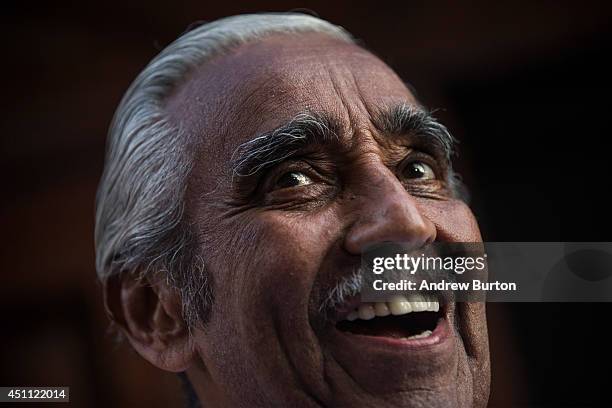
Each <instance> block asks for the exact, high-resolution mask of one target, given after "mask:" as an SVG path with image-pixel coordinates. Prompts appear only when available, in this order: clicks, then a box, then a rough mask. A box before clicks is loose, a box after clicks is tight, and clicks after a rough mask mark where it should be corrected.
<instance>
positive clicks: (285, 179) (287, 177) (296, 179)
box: [274, 171, 312, 189]
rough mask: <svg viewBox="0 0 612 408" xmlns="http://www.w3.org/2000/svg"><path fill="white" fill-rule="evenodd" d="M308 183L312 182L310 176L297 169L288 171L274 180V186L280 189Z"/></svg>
mask: <svg viewBox="0 0 612 408" xmlns="http://www.w3.org/2000/svg"><path fill="white" fill-rule="evenodd" d="M309 184H312V180H311V179H310V177H308V176H307V175H305V174H304V173H302V172H299V171H290V172H288V173H285V174H283V175H282V176H280V177H279V178H278V180H276V183H275V185H274V187H276V188H278V189H280V188H289V187H298V186H307V185H309Z"/></svg>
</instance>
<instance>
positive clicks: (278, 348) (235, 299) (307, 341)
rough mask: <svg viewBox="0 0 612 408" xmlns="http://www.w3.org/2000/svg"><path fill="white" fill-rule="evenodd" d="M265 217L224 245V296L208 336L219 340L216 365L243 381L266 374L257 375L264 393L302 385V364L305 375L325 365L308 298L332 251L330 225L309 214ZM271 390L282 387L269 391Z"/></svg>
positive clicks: (217, 268) (220, 290) (220, 287)
mask: <svg viewBox="0 0 612 408" xmlns="http://www.w3.org/2000/svg"><path fill="white" fill-rule="evenodd" d="M260 215H261V216H260V217H258V218H257V219H254V220H251V221H250V222H248V223H244V224H242V225H241V226H240V228H236V229H235V230H234V231H236V232H235V234H232V236H230V235H229V234H228V235H227V236H226V242H225V245H223V246H221V245H220V246H218V247H217V248H220V250H218V252H217V253H216V254H215V256H214V262H212V265H211V268H212V273H213V274H214V277H215V283H216V291H215V300H216V301H215V305H214V306H213V312H212V314H211V321H210V325H209V330H208V334H207V337H208V339H209V341H210V343H211V344H214V345H215V346H214V348H215V350H213V349H212V348H211V350H210V352H211V354H212V355H211V357H212V358H214V359H215V360H216V363H215V364H219V367H220V369H221V370H222V371H223V373H225V375H230V376H231V377H233V378H234V379H236V380H237V381H238V383H237V384H236V385H237V386H242V385H241V384H240V377H241V376H244V375H247V374H248V373H249V372H251V373H253V372H258V373H259V374H258V377H259V378H258V379H252V380H249V381H256V382H257V384H258V387H259V388H260V391H258V392H262V393H264V392H265V393H266V394H269V393H272V394H274V393H277V395H282V394H283V393H286V390H283V389H282V387H293V388H295V387H296V384H292V383H290V382H291V381H295V378H296V373H295V372H294V370H295V368H294V367H300V373H297V375H298V376H303V375H306V376H309V374H308V372H311V373H314V372H319V371H320V370H317V369H315V368H314V367H312V366H316V365H318V364H319V363H317V361H318V357H317V353H318V350H315V348H316V347H315V346H316V344H317V342H316V338H315V337H314V334H313V333H312V331H311V330H309V324H308V301H309V296H310V292H311V289H312V284H313V281H314V280H315V277H316V275H317V272H318V269H319V262H320V260H321V258H322V256H323V255H324V253H325V243H324V240H322V239H321V237H322V236H325V232H322V231H324V229H325V226H324V225H323V226H322V225H321V224H320V223H319V224H317V223H315V224H314V226H313V220H312V219H310V220H308V219H305V217H301V218H296V217H283V216H278V214H272V213H271V214H260ZM322 227H323V229H322ZM221 248H224V249H221ZM221 350H222V353H221V354H220V353H219V352H220V351H221ZM220 356H222V358H219V357H220ZM239 367H240V368H239ZM238 370H240V373H239V372H238ZM278 377H282V378H286V381H287V382H289V383H283V381H285V380H283V381H279V380H278ZM272 378H274V379H275V380H274V381H271V379H272ZM270 387H273V388H275V389H274V390H271V389H268V390H267V391H264V388H270Z"/></svg>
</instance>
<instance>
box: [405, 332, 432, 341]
mask: <svg viewBox="0 0 612 408" xmlns="http://www.w3.org/2000/svg"><path fill="white" fill-rule="evenodd" d="M429 336H431V330H425V331H424V332H422V333H419V334H415V335H412V336H410V337H407V338H408V340H412V339H422V338H425V337H429Z"/></svg>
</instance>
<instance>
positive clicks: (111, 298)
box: [104, 274, 195, 372]
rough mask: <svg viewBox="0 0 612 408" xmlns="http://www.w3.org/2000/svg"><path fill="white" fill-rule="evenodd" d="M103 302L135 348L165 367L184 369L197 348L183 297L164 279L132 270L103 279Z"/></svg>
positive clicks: (177, 370)
mask: <svg viewBox="0 0 612 408" xmlns="http://www.w3.org/2000/svg"><path fill="white" fill-rule="evenodd" d="M104 302H105V306H106V311H107V313H108V314H109V316H110V317H111V319H112V320H113V321H114V322H115V323H116V324H117V325H118V326H119V327H120V329H121V331H122V332H123V334H124V335H125V336H126V337H127V339H128V340H129V342H130V344H131V345H132V347H134V349H135V350H136V351H137V352H138V353H139V354H140V355H141V356H142V357H144V358H145V359H147V360H148V361H149V362H150V363H151V364H153V365H155V366H156V367H159V368H161V369H163V370H167V371H173V372H180V371H185V370H186V369H187V368H188V367H189V366H190V365H191V363H192V360H193V357H194V355H195V352H194V351H193V348H192V344H191V341H190V337H189V331H188V329H187V326H186V324H185V322H184V320H183V318H182V315H181V298H180V295H179V294H178V293H177V291H176V290H175V289H173V288H171V287H169V285H167V284H166V283H165V282H164V281H163V280H155V281H153V280H150V279H148V278H140V277H138V276H135V275H133V274H124V275H120V276H114V277H111V278H109V279H107V281H106V282H104Z"/></svg>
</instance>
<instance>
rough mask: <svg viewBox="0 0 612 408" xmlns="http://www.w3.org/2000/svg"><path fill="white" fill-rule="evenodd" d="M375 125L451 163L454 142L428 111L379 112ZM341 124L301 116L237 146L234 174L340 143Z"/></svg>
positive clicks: (321, 117) (398, 108)
mask: <svg viewBox="0 0 612 408" xmlns="http://www.w3.org/2000/svg"><path fill="white" fill-rule="evenodd" d="M372 122H373V123H374V125H375V126H376V127H377V129H378V130H379V131H380V132H381V133H382V135H383V136H384V135H387V136H389V135H399V136H410V137H411V138H414V139H417V140H419V141H420V142H422V143H423V144H427V145H431V146H434V147H435V148H436V150H438V151H440V152H441V153H442V156H443V157H444V158H445V159H446V160H447V161H449V162H450V158H451V155H452V153H453V148H454V143H455V140H454V138H453V137H452V136H451V134H450V133H449V132H448V130H447V129H446V127H445V126H444V125H442V124H441V123H439V122H438V121H437V120H436V119H435V118H434V117H433V116H432V115H431V113H429V112H428V111H427V110H425V109H423V108H421V107H419V106H415V105H410V104H407V103H400V104H397V105H393V106H391V107H385V108H383V109H380V110H379V111H378V112H377V113H375V114H374V117H373V118H372ZM340 132H341V125H340V123H339V122H338V121H337V120H335V119H334V118H332V117H329V116H326V115H324V114H317V113H301V114H299V115H297V116H295V117H294V118H293V119H292V120H290V121H289V122H288V123H286V124H284V125H281V126H280V127H278V128H276V129H273V130H271V131H268V132H265V133H263V134H261V135H259V136H258V137H256V138H254V139H252V140H249V141H248V142H245V143H243V144H241V145H240V146H238V148H237V149H236V150H235V151H234V154H233V155H232V159H231V163H230V165H231V169H232V174H233V175H235V176H251V175H254V174H256V173H258V172H259V171H261V170H264V169H265V168H268V167H270V166H273V165H274V164H276V163H279V162H282V161H283V160H284V159H286V158H288V157H291V156H293V155H295V154H296V153H298V152H299V151H301V150H302V149H304V148H305V147H307V146H309V145H312V144H326V143H330V142H333V141H338V140H339V134H340Z"/></svg>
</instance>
